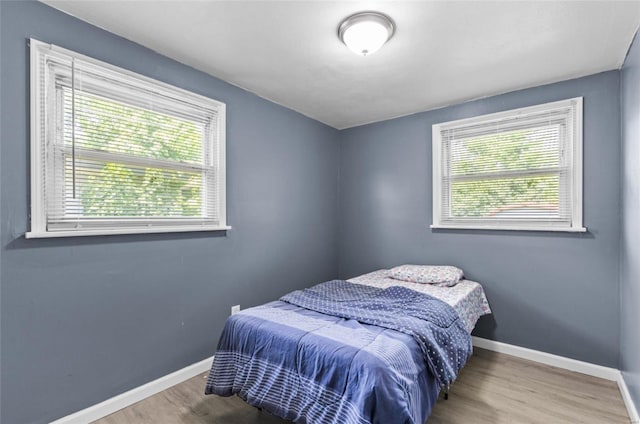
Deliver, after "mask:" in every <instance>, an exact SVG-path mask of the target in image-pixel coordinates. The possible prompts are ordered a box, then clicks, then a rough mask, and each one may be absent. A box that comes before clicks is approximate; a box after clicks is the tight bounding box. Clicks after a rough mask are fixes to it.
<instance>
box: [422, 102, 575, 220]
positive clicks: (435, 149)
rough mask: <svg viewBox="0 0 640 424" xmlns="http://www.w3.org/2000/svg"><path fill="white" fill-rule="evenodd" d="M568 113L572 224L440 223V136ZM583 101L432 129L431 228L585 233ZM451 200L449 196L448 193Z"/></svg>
mask: <svg viewBox="0 0 640 424" xmlns="http://www.w3.org/2000/svg"><path fill="white" fill-rule="evenodd" d="M567 107H569V108H570V109H571V111H572V112H571V119H572V126H571V129H572V131H571V134H572V136H571V137H570V140H569V143H568V144H570V146H569V148H570V151H571V158H570V159H571V177H570V178H569V181H570V184H571V185H572V187H571V193H572V199H571V222H570V225H567V224H565V223H554V222H548V223H540V222H535V221H533V220H532V221H530V222H528V221H522V222H518V223H513V222H507V221H505V222H502V223H501V222H500V221H497V220H495V221H492V222H488V221H487V220H484V221H483V220H482V219H478V220H472V219H468V218H467V219H459V220H455V219H447V220H444V219H443V213H442V212H443V211H442V199H443V193H442V191H443V187H442V179H443V175H442V172H443V170H442V155H443V154H444V153H445V152H444V151H443V140H442V133H443V131H446V130H453V129H456V128H463V127H468V126H471V125H482V124H487V125H489V124H491V123H495V122H499V121H501V120H504V119H513V118H514V117H518V116H522V115H525V116H526V115H527V114H535V113H540V112H545V111H552V110H554V109H559V108H567ZM582 108H583V99H582V97H576V98H572V99H567V100H561V101H557V102H551V103H545V104H541V105H536V106H530V107H523V108H519V109H513V110H509V111H505V112H498V113H492V114H487V115H481V116H476V117H472V118H466V119H459V120H455V121H449V122H443V123H439V124H434V125H433V126H432V160H433V195H432V199H433V224H432V225H431V226H430V227H431V228H434V229H438V228H443V229H475V230H517V231H563V232H585V231H587V229H586V228H585V227H583V225H582V178H583V175H582V149H583V146H582V144H583V140H582V139H583V133H582ZM447 196H449V197H450V196H451V193H450V192H449V193H447Z"/></svg>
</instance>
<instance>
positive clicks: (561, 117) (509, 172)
mask: <svg viewBox="0 0 640 424" xmlns="http://www.w3.org/2000/svg"><path fill="white" fill-rule="evenodd" d="M431 227H432V228H475V229H496V230H540V231H574V232H578V231H586V229H585V228H583V227H582V98H574V99H569V100H564V101H559V102H554V103H547V104H544V105H539V106H533V107H527V108H522V109H517V110H511V111H508V112H503V113H496V114H491V115H484V116H479V117H475V118H470V119H462V120H458V121H452V122H445V123H441V124H437V125H434V126H433V225H432V226H431Z"/></svg>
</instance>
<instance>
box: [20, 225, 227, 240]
mask: <svg viewBox="0 0 640 424" xmlns="http://www.w3.org/2000/svg"><path fill="white" fill-rule="evenodd" d="M230 229H231V227H230V226H226V225H225V226H221V227H194V228H185V227H164V228H160V227H156V228H123V229H91V230H69V231H29V232H27V233H25V237H26V238H28V239H34V238H57V237H82V236H110V235H118V234H122V235H123V234H154V233H155V234H158V233H191V232H202V231H227V230H230Z"/></svg>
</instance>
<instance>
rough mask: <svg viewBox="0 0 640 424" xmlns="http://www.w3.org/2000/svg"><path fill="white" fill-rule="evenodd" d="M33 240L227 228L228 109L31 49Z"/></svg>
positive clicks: (75, 58)
mask: <svg viewBox="0 0 640 424" xmlns="http://www.w3.org/2000/svg"><path fill="white" fill-rule="evenodd" d="M31 51H32V55H31V60H32V62H31V74H32V75H31V76H32V80H31V82H32V146H31V148H32V152H31V153H32V198H31V201H32V217H31V226H32V228H31V232H30V233H29V234H28V236H31V237H50V236H64V235H92V234H112V233H136V232H165V231H198V230H217V229H226V228H228V227H226V216H225V132H224V127H225V106H224V104H223V103H220V102H217V101H214V100H211V99H208V98H205V97H202V96H199V95H196V94H193V93H189V92H186V91H184V90H181V89H178V88H176V87H172V86H169V85H167V84H163V83H161V82H158V81H155V80H151V79H149V78H146V77H142V76H140V75H137V74H133V73H131V72H128V71H125V70H122V69H119V68H115V67H113V66H110V65H107V64H105V63H102V62H98V61H96V60H93V59H90V58H87V57H85V56H81V55H78V54H76V53H73V52H70V51H68V50H64V49H61V48H58V47H55V46H50V45H47V44H44V43H41V42H38V41H35V40H31Z"/></svg>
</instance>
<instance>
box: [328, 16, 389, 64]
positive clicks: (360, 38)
mask: <svg viewBox="0 0 640 424" xmlns="http://www.w3.org/2000/svg"><path fill="white" fill-rule="evenodd" d="M395 31H396V25H395V24H394V22H393V20H392V19H391V18H390V17H388V16H387V15H385V14H382V13H378V12H360V13H356V14H354V15H351V16H349V17H347V18H345V19H344V20H343V21H342V23H340V26H339V27H338V37H339V38H340V41H342V42H343V43H344V44H345V45H346V46H347V47H348V48H349V49H350V50H351V51H353V52H354V53H356V54H359V55H362V56H367V55H370V54H373V53H375V52H377V51H378V50H380V48H381V47H382V46H383V45H384V43H386V42H387V41H389V39H390V38H391V37H392V36H393V33H394V32H395Z"/></svg>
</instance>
